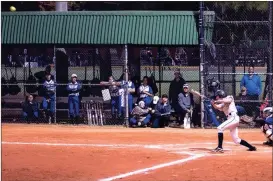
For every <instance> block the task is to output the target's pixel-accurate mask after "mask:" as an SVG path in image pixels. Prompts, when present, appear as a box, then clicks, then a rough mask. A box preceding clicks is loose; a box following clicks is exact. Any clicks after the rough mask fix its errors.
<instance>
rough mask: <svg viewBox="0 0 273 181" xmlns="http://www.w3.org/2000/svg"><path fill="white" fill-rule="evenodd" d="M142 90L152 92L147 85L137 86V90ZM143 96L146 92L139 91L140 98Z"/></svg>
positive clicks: (145, 95)
mask: <svg viewBox="0 0 273 181" xmlns="http://www.w3.org/2000/svg"><path fill="white" fill-rule="evenodd" d="M142 91H146V92H149V93H151V94H152V88H151V87H150V86H148V85H146V86H144V85H141V86H139V92H142ZM145 97H148V95H147V94H144V93H140V98H145Z"/></svg>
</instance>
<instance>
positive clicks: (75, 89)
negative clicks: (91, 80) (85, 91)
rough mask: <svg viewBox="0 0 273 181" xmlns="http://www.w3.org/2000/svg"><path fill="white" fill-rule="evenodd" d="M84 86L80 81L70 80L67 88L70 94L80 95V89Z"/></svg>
mask: <svg viewBox="0 0 273 181" xmlns="http://www.w3.org/2000/svg"><path fill="white" fill-rule="evenodd" d="M81 88H82V86H81V84H80V83H78V82H75V83H72V82H70V83H69V84H68V85H67V87H66V89H67V91H68V96H79V95H80V89H81Z"/></svg>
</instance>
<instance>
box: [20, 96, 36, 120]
mask: <svg viewBox="0 0 273 181" xmlns="http://www.w3.org/2000/svg"><path fill="white" fill-rule="evenodd" d="M22 108H23V118H24V120H25V121H27V123H28V124H29V123H30V121H32V120H34V121H37V120H38V112H39V107H38V103H37V102H36V101H35V100H34V99H33V95H29V96H27V97H26V100H25V102H24V103H23V106H22Z"/></svg>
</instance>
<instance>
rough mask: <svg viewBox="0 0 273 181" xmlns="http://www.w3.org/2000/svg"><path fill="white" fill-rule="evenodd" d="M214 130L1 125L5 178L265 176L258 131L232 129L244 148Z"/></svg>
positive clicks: (268, 150) (250, 180) (267, 167)
mask: <svg viewBox="0 0 273 181" xmlns="http://www.w3.org/2000/svg"><path fill="white" fill-rule="evenodd" d="M216 132H217V131H216V130H213V129H212V130H209V129H191V130H183V129H174V128H162V129H150V128H143V129H141V128H139V129H131V128H121V127H119V128H116V127H87V126H79V127H76V126H62V125H23V124H2V179H3V180H5V181H51V180H52V181H53V180H54V181H96V180H101V181H107V180H109V181H110V180H134V181H140V180H145V181H146V180H147V181H154V180H162V181H163V180H164V181H165V180H174V181H181V180H183V181H184V180H194V181H201V180H202V181H230V180H232V181H235V180H236V181H241V180H242V181H256V180H259V181H268V180H272V147H267V146H263V145H262V141H264V137H263V135H262V134H261V133H260V130H259V129H254V130H250V129H244V130H239V136H240V137H241V138H243V139H246V140H247V141H249V142H250V143H254V145H256V147H257V148H258V151H257V152H248V151H246V148H245V147H243V146H240V145H235V144H234V143H232V140H231V137H230V136H229V132H228V131H226V132H225V135H224V140H225V141H224V150H225V153H222V154H213V153H211V152H210V150H211V149H213V148H215V147H216V143H217V133H216Z"/></svg>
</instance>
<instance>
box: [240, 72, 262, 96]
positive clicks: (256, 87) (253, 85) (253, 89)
mask: <svg viewBox="0 0 273 181" xmlns="http://www.w3.org/2000/svg"><path fill="white" fill-rule="evenodd" d="M242 86H244V87H246V89H247V95H257V96H259V95H260V94H261V92H262V82H261V79H260V76H259V75H257V74H254V75H253V76H252V77H250V76H249V75H244V76H243V78H242V80H241V87H242Z"/></svg>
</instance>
